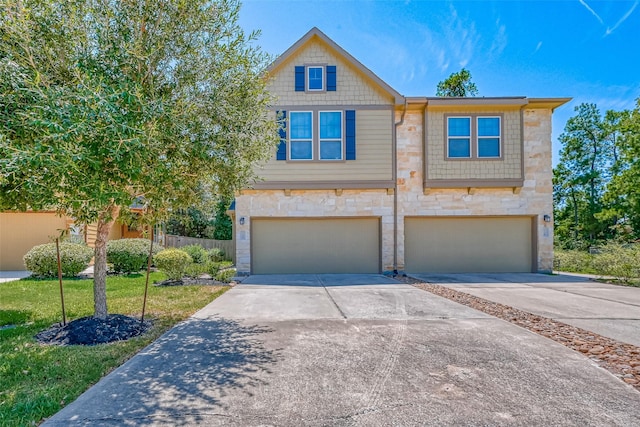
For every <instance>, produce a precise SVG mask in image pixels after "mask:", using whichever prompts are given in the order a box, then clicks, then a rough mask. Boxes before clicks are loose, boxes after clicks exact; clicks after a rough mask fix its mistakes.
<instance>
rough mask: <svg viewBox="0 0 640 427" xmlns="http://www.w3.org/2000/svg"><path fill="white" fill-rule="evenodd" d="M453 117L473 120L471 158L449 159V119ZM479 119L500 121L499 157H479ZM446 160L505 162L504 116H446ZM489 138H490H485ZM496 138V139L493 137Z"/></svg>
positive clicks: (491, 113)
mask: <svg viewBox="0 0 640 427" xmlns="http://www.w3.org/2000/svg"><path fill="white" fill-rule="evenodd" d="M451 117H460V118H465V117H468V118H470V119H471V137H470V145H471V146H470V147H469V148H470V157H449V118H451ZM479 118H497V119H499V120H500V135H499V136H498V139H499V144H500V145H499V147H498V149H499V150H500V155H499V156H498V157H480V156H479V155H478V139H479V138H478V119H479ZM444 131H445V134H444V159H445V160H446V161H449V160H450V161H496V160H497V161H502V160H504V114H503V113H493V112H490V113H484V112H482V113H459V114H456V113H453V114H444ZM485 138H489V137H485ZM492 138H495V137H492Z"/></svg>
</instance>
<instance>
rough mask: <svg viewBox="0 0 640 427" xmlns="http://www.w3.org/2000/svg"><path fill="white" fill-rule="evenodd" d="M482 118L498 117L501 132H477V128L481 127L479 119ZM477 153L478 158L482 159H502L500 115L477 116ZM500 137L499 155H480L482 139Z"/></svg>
mask: <svg viewBox="0 0 640 427" xmlns="http://www.w3.org/2000/svg"><path fill="white" fill-rule="evenodd" d="M480 119H498V132H499V134H498V135H497V136H488V135H485V136H480V135H479V134H478V132H477V129H478V128H479V127H480V126H479V123H478V122H479V121H480ZM475 123H476V154H477V157H478V159H482V160H490V159H501V158H502V117H500V116H496V115H491V116H481V115H478V116H476V120H475ZM489 138H491V139H496V138H497V139H498V155H497V156H481V155H480V139H489Z"/></svg>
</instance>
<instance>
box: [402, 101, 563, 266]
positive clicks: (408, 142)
mask: <svg viewBox="0 0 640 427" xmlns="http://www.w3.org/2000/svg"><path fill="white" fill-rule="evenodd" d="M422 114H423V113H422V112H420V111H409V112H407V114H406V115H405V120H404V124H403V126H401V127H400V128H399V129H398V134H397V141H398V142H397V143H398V148H397V151H398V190H397V191H398V224H397V227H398V243H397V244H398V269H399V270H402V269H403V268H404V218H405V216H500V215H517V216H529V217H532V218H533V220H534V222H535V223H536V224H537V227H535V228H536V229H537V269H538V270H539V271H551V269H552V267H553V226H552V225H551V223H547V222H544V220H543V218H544V215H552V214H553V197H552V191H553V186H552V182H551V177H552V171H551V167H552V166H551V111H550V110H538V109H535V110H534V109H531V110H525V111H524V112H523V114H524V178H525V179H524V186H523V187H522V188H521V189H520V191H516V192H514V191H513V189H512V188H478V189H476V190H475V191H474V192H473V194H469V190H468V189H467V188H459V189H431V190H429V191H428V192H427V194H424V186H423V165H422V159H423V150H424V138H423V132H424V129H423V117H422ZM426 123H431V120H427V121H426ZM518 169H519V168H518Z"/></svg>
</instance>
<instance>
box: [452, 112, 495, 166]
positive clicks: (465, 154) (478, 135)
mask: <svg viewBox="0 0 640 427" xmlns="http://www.w3.org/2000/svg"><path fill="white" fill-rule="evenodd" d="M500 147H501V118H500V117H497V116H473V117H472V116H449V117H447V158H450V159H471V158H477V159H491V158H500V156H501V154H502V153H501V149H500Z"/></svg>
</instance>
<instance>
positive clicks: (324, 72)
mask: <svg viewBox="0 0 640 427" xmlns="http://www.w3.org/2000/svg"><path fill="white" fill-rule="evenodd" d="M312 68H319V69H320V70H321V71H322V78H321V84H322V86H321V87H320V89H311V85H310V79H311V73H310V72H309V70H311V69H312ZM304 80H305V82H304V85H305V89H306V91H307V92H326V90H327V67H326V65H324V64H316V65H305V79H304Z"/></svg>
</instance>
